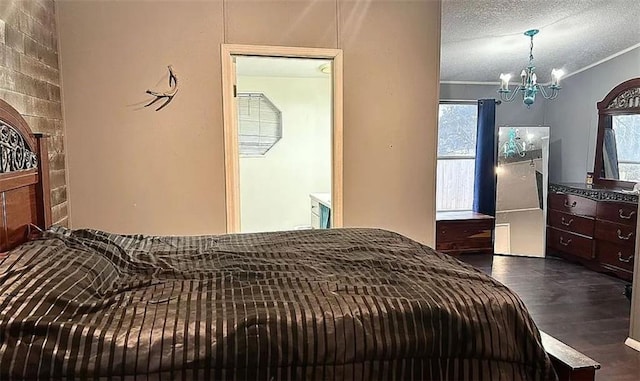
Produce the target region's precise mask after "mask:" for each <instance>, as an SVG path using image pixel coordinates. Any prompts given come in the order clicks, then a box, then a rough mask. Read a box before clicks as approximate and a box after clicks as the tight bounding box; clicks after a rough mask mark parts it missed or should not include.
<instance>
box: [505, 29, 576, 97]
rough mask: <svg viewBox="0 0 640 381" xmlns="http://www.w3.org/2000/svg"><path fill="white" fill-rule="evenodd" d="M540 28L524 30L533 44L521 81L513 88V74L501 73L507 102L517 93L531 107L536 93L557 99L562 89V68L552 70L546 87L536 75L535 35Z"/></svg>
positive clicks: (521, 74)
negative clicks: (510, 83)
mask: <svg viewBox="0 0 640 381" xmlns="http://www.w3.org/2000/svg"><path fill="white" fill-rule="evenodd" d="M538 32H539V30H538V29H531V30H528V31H526V32H524V35H525V36H527V37H529V38H530V39H531V45H530V47H529V64H528V65H527V67H525V68H524V69H522V72H521V73H520V83H519V84H518V85H516V86H515V87H514V88H513V89H511V88H509V81H510V80H511V74H504V73H501V74H500V89H499V90H498V93H499V94H500V99H502V100H503V101H505V102H511V101H513V100H515V98H516V95H517V94H521V95H522V102H523V103H524V104H525V105H526V106H527V108H530V107H531V105H532V104H533V103H534V102H535V101H536V95H537V94H540V95H542V96H543V97H544V98H545V99H555V98H557V97H558V92H559V91H560V89H561V87H560V77H562V76H563V75H564V72H563V71H562V70H556V69H553V70H551V84H550V85H549V86H547V87H546V88H545V86H543V85H541V84H539V83H538V77H537V75H536V67H535V66H534V65H533V36H535V35H536V34H538Z"/></svg>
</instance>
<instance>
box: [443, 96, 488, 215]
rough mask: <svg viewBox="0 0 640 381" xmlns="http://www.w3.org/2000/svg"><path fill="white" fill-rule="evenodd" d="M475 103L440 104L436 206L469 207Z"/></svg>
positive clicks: (475, 121) (476, 117) (474, 140)
mask: <svg viewBox="0 0 640 381" xmlns="http://www.w3.org/2000/svg"><path fill="white" fill-rule="evenodd" d="M477 121H478V106H477V105H476V104H450V103H447V104H444V103H443V104H440V110H439V117H438V162H437V178H436V210H438V211H446V210H471V209H472V207H473V178H474V170H475V157H476V134H477Z"/></svg>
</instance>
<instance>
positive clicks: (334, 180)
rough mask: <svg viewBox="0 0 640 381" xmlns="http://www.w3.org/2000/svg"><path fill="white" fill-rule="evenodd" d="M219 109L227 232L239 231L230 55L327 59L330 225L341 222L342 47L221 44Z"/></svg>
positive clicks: (235, 126) (236, 150)
mask: <svg viewBox="0 0 640 381" xmlns="http://www.w3.org/2000/svg"><path fill="white" fill-rule="evenodd" d="M220 52H221V57H222V109H223V123H224V165H225V171H224V173H225V190H226V213H227V233H238V232H240V173H239V163H238V162H239V155H238V126H237V118H236V112H237V111H236V102H235V100H234V97H235V91H234V86H235V84H236V70H235V64H234V59H233V56H263V57H287V58H319V59H327V60H331V61H332V63H333V66H332V79H333V84H332V85H333V86H332V92H333V99H332V100H333V104H332V105H333V107H332V111H333V126H332V134H331V136H332V140H333V142H332V150H331V153H332V166H331V226H332V227H342V226H343V219H342V218H343V215H342V213H343V209H342V207H343V198H342V176H343V170H342V148H343V144H342V113H343V107H342V50H341V49H322V48H296V47H285V46H262V45H235V44H222V45H221V50H220Z"/></svg>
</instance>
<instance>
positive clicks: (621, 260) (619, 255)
mask: <svg viewBox="0 0 640 381" xmlns="http://www.w3.org/2000/svg"><path fill="white" fill-rule="evenodd" d="M632 259H633V255H630V256H628V257H627V258H622V253H621V252H619V251H618V260H619V261H620V262H624V263H629V262H631V260H632Z"/></svg>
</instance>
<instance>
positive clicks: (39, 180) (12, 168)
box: [0, 99, 51, 251]
mask: <svg viewBox="0 0 640 381" xmlns="http://www.w3.org/2000/svg"><path fill="white" fill-rule="evenodd" d="M29 225H36V226H38V227H40V228H41V229H46V228H48V227H49V226H50V225H51V195H50V193H49V155H48V150H47V139H46V136H45V135H43V134H34V133H33V132H31V129H30V128H29V125H28V124H27V122H26V121H25V120H24V118H23V117H22V115H20V113H19V112H18V111H16V109H14V108H13V107H11V106H10V105H9V104H8V103H7V102H5V101H3V100H1V99H0V251H7V250H10V249H12V248H14V247H16V246H18V245H19V244H21V243H23V242H25V241H26V240H27V234H28V232H29V231H30V227H29Z"/></svg>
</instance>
